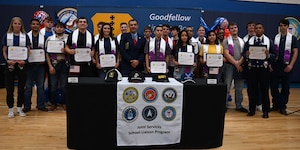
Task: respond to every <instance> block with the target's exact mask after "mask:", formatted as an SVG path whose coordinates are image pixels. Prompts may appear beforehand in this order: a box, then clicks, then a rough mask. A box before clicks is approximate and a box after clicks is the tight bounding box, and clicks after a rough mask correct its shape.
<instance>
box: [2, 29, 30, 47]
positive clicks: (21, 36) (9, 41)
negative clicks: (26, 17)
mask: <svg viewBox="0 0 300 150" xmlns="http://www.w3.org/2000/svg"><path fill="white" fill-rule="evenodd" d="M6 42H7V46H13V45H14V34H13V33H12V32H11V33H7V37H6ZM19 46H26V34H25V33H22V32H20V34H19Z"/></svg>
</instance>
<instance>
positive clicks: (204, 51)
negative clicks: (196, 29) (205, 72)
mask: <svg viewBox="0 0 300 150" xmlns="http://www.w3.org/2000/svg"><path fill="white" fill-rule="evenodd" d="M208 46H209V44H203V54H207V53H208ZM216 50H217V54H220V53H221V45H220V44H217V45H216Z"/></svg>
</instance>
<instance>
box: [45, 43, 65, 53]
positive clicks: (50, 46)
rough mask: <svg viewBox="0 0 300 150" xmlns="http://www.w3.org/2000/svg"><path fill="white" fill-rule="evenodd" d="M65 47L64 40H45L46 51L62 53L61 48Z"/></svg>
mask: <svg viewBox="0 0 300 150" xmlns="http://www.w3.org/2000/svg"><path fill="white" fill-rule="evenodd" d="M64 47H65V42H64V41H60V40H49V41H48V42H47V52H48V53H63V52H62V51H61V49H62V48H64Z"/></svg>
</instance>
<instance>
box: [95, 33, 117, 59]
mask: <svg viewBox="0 0 300 150" xmlns="http://www.w3.org/2000/svg"><path fill="white" fill-rule="evenodd" d="M109 41H110V47H111V52H112V53H113V54H116V53H117V51H116V43H115V41H114V40H113V39H112V38H111V37H109ZM104 54H105V49H104V38H102V39H101V40H99V56H100V55H104Z"/></svg>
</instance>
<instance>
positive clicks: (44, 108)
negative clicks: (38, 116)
mask: <svg viewBox="0 0 300 150" xmlns="http://www.w3.org/2000/svg"><path fill="white" fill-rule="evenodd" d="M38 110H41V111H49V110H48V108H46V107H41V108H38Z"/></svg>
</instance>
